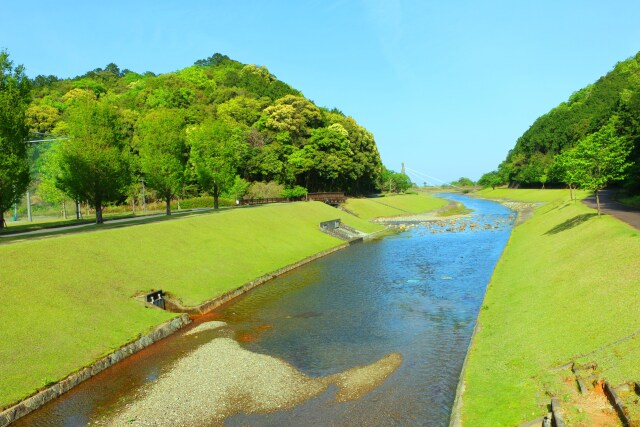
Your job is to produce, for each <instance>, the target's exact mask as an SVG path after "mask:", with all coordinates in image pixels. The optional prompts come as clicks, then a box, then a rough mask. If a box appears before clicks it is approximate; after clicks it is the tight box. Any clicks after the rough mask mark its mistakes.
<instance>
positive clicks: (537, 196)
mask: <svg viewBox="0 0 640 427" xmlns="http://www.w3.org/2000/svg"><path fill="white" fill-rule="evenodd" d="M476 194H478V195H480V196H481V197H486V198H507V199H511V200H520V201H530V202H546V204H544V205H542V206H540V207H538V208H537V209H536V210H535V213H534V215H533V216H532V217H531V218H530V219H529V220H527V221H526V222H524V223H523V224H521V225H519V226H517V227H516V228H515V229H514V230H513V233H512V236H511V239H510V240H509V243H508V244H507V246H506V248H505V251H504V253H503V256H502V257H501V259H500V261H499V262H498V264H497V266H496V269H495V271H494V274H493V277H492V279H491V282H490V284H489V287H488V289H487V293H486V296H485V299H484V302H483V306H482V308H481V310H480V314H479V318H478V326H477V330H476V334H475V336H474V339H473V341H472V343H471V347H470V352H469V355H468V360H467V366H466V371H465V376H464V381H465V390H464V393H463V395H462V422H463V425H464V426H513V425H518V424H520V423H522V422H525V421H529V420H532V419H534V418H537V417H539V416H541V415H543V414H545V413H546V412H547V406H546V405H548V403H549V400H550V397H549V395H551V394H560V397H561V398H564V397H565V396H563V395H562V393H564V392H566V390H567V389H566V384H564V385H563V384H561V382H562V379H561V378H559V377H558V374H556V373H553V372H552V369H553V368H556V367H559V366H561V365H563V364H566V363H568V362H572V361H575V362H578V363H586V362H595V363H597V364H598V370H599V375H601V376H602V377H604V378H605V379H606V380H608V381H610V382H611V383H612V384H614V385H617V384H620V383H622V382H625V381H629V380H637V379H639V378H640V365H638V363H637V361H638V360H639V359H640V338H639V337H637V336H635V335H634V334H637V333H639V332H640V319H639V318H638V316H637V314H638V304H639V303H640V274H639V273H638V272H639V271H640V232H639V231H638V230H636V229H634V228H632V227H630V226H628V225H626V224H624V223H622V222H620V221H618V220H616V219H615V218H612V217H609V216H606V215H604V216H602V217H601V218H598V217H597V215H596V212H595V211H594V210H592V209H589V208H587V207H586V206H584V205H583V204H582V203H580V202H573V201H570V200H569V192H568V191H567V190H483V191H481V192H479V193H476ZM581 196H584V193H582V194H581ZM574 410H575V411H574ZM572 411H574V412H572ZM577 411H578V408H571V407H570V408H568V414H567V417H568V420H567V421H569V422H570V423H571V421H572V417H575V418H576V419H578V418H579V417H580V416H582V417H583V418H584V415H580V414H578V412H577ZM583 418H581V421H583V422H584V419H583ZM586 423H587V425H588V424H589V421H588V420H586Z"/></svg>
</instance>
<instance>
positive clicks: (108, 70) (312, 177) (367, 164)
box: [27, 53, 382, 194]
mask: <svg viewBox="0 0 640 427" xmlns="http://www.w3.org/2000/svg"><path fill="white" fill-rule="evenodd" d="M32 83H33V101H32V104H31V106H30V107H29V110H28V112H27V116H28V124H29V127H30V129H31V131H33V132H43V133H52V134H57V135H66V134H67V133H68V125H67V122H66V117H67V111H68V110H69V107H70V106H71V105H72V104H73V102H74V101H75V100H78V99H84V98H90V99H100V100H108V102H109V104H111V105H113V106H114V108H115V109H116V110H117V111H118V114H119V117H121V119H122V120H121V121H122V123H123V125H122V127H123V128H122V129H121V132H122V134H123V137H124V138H129V139H130V140H132V141H133V140H134V139H135V138H134V135H135V133H136V132H137V128H138V122H139V119H140V118H142V117H144V116H145V115H148V114H149V113H150V112H151V111H152V110H157V109H173V110H180V111H181V113H183V114H184V116H186V117H187V121H188V122H189V123H190V124H192V125H194V126H196V125H198V124H201V123H203V122H206V121H215V122H216V123H221V126H223V127H225V128H231V129H232V131H233V132H232V133H233V134H234V135H236V134H238V133H240V134H242V136H241V139H242V141H243V142H244V144H243V149H242V153H243V155H242V159H241V161H240V162H239V165H238V166H237V170H236V173H237V175H238V176H239V177H241V178H243V179H245V180H246V181H249V182H254V181H276V182H278V183H280V184H283V185H286V186H287V187H293V186H295V185H299V186H302V187H305V188H307V189H308V190H309V191H321V190H327V191H346V192H349V193H354V194H355V193H367V192H370V191H373V190H375V188H376V185H377V180H378V178H379V177H380V175H381V173H382V164H381V161H380V156H379V154H378V150H377V147H376V144H375V140H374V137H373V135H372V134H371V133H370V132H369V131H367V130H366V129H365V128H363V127H361V126H360V125H358V123H357V122H356V121H355V120H354V119H353V118H351V117H346V116H345V115H344V114H343V113H342V112H340V111H339V110H337V109H333V110H328V109H327V108H323V107H318V106H316V105H315V104H314V103H313V102H312V101H310V100H308V99H307V98H305V97H304V96H303V95H302V93H301V92H300V91H298V90H296V89H294V88H292V87H291V86H289V85H288V84H286V83H284V82H282V81H280V80H278V79H277V78H276V77H275V76H274V75H273V74H271V73H270V72H269V70H268V69H267V68H266V67H264V66H257V65H251V64H243V63H240V62H238V61H234V60H232V59H230V58H229V57H228V56H226V55H221V54H219V53H216V54H215V55H213V56H211V57H210V58H206V59H203V60H199V61H196V62H195V64H194V65H193V66H190V67H187V68H184V69H182V70H179V71H176V72H173V73H167V74H160V75H156V74H154V73H152V72H146V73H144V74H139V73H136V72H133V71H130V70H120V69H119V67H118V66H117V65H115V64H109V65H107V66H106V67H105V68H104V69H101V68H98V69H95V70H93V71H89V72H87V73H86V74H84V75H82V76H78V77H75V78H72V79H58V78H57V77H56V76H37V77H36V78H34V79H33V80H32ZM187 131H188V128H187ZM132 147H133V145H132ZM47 149H48V146H46V145H41V146H39V147H38V148H37V149H36V153H35V154H34V158H35V160H36V161H35V164H36V167H37V165H38V158H39V157H41V156H40V155H41V154H42V152H44V151H46V150H47ZM132 150H133V151H134V152H135V147H133V148H132ZM185 156H187V157H188V156H189V153H188V152H187V153H185ZM36 172H37V171H36ZM194 187H195V183H194ZM195 191H196V192H197V189H196V190H195Z"/></svg>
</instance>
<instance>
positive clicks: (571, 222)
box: [544, 213, 598, 235]
mask: <svg viewBox="0 0 640 427" xmlns="http://www.w3.org/2000/svg"><path fill="white" fill-rule="evenodd" d="M597 215H598V214H596V213H588V214H582V215H576V216H574V217H573V218H571V219H568V220H566V221H565V222H563V223H561V224H558V225H556V226H555V227H553V228H552V229H550V230H549V231H547V232H546V233H544V234H545V235H550V234H558V233H560V232H563V231H566V230H571V229H572V228H574V227H577V226H578V225H580V224H582V223H583V222H587V221H589V220H590V219H591V218H593V217H594V216H597Z"/></svg>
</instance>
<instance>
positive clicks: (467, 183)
mask: <svg viewBox="0 0 640 427" xmlns="http://www.w3.org/2000/svg"><path fill="white" fill-rule="evenodd" d="M451 185H454V186H457V187H473V186H474V185H475V184H474V183H473V181H471V180H470V179H469V178H467V177H464V176H463V177H461V178H459V179H458V180H457V181H453V182H452V183H451Z"/></svg>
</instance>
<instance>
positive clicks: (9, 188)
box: [0, 51, 31, 229]
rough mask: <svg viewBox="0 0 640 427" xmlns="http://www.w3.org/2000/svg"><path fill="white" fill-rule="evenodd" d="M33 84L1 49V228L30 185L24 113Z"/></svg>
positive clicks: (21, 68)
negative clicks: (5, 217)
mask: <svg viewBox="0 0 640 427" xmlns="http://www.w3.org/2000/svg"><path fill="white" fill-rule="evenodd" d="M30 98H31V95H30V84H29V80H28V79H27V77H26V76H25V74H24V69H23V67H22V66H17V67H15V68H14V67H13V63H12V62H11V61H10V60H9V55H8V54H7V52H6V51H0V229H1V228H3V227H4V220H3V214H4V212H5V211H6V210H7V209H8V208H9V207H10V206H11V205H12V204H13V203H14V202H15V201H16V200H17V199H18V198H19V197H20V195H22V194H23V193H24V192H25V191H26V190H27V186H28V185H29V181H30V176H29V163H28V160H27V143H26V142H25V140H26V138H27V135H28V131H29V129H28V127H27V125H26V120H25V113H26V110H27V108H28V106H29V101H30Z"/></svg>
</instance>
